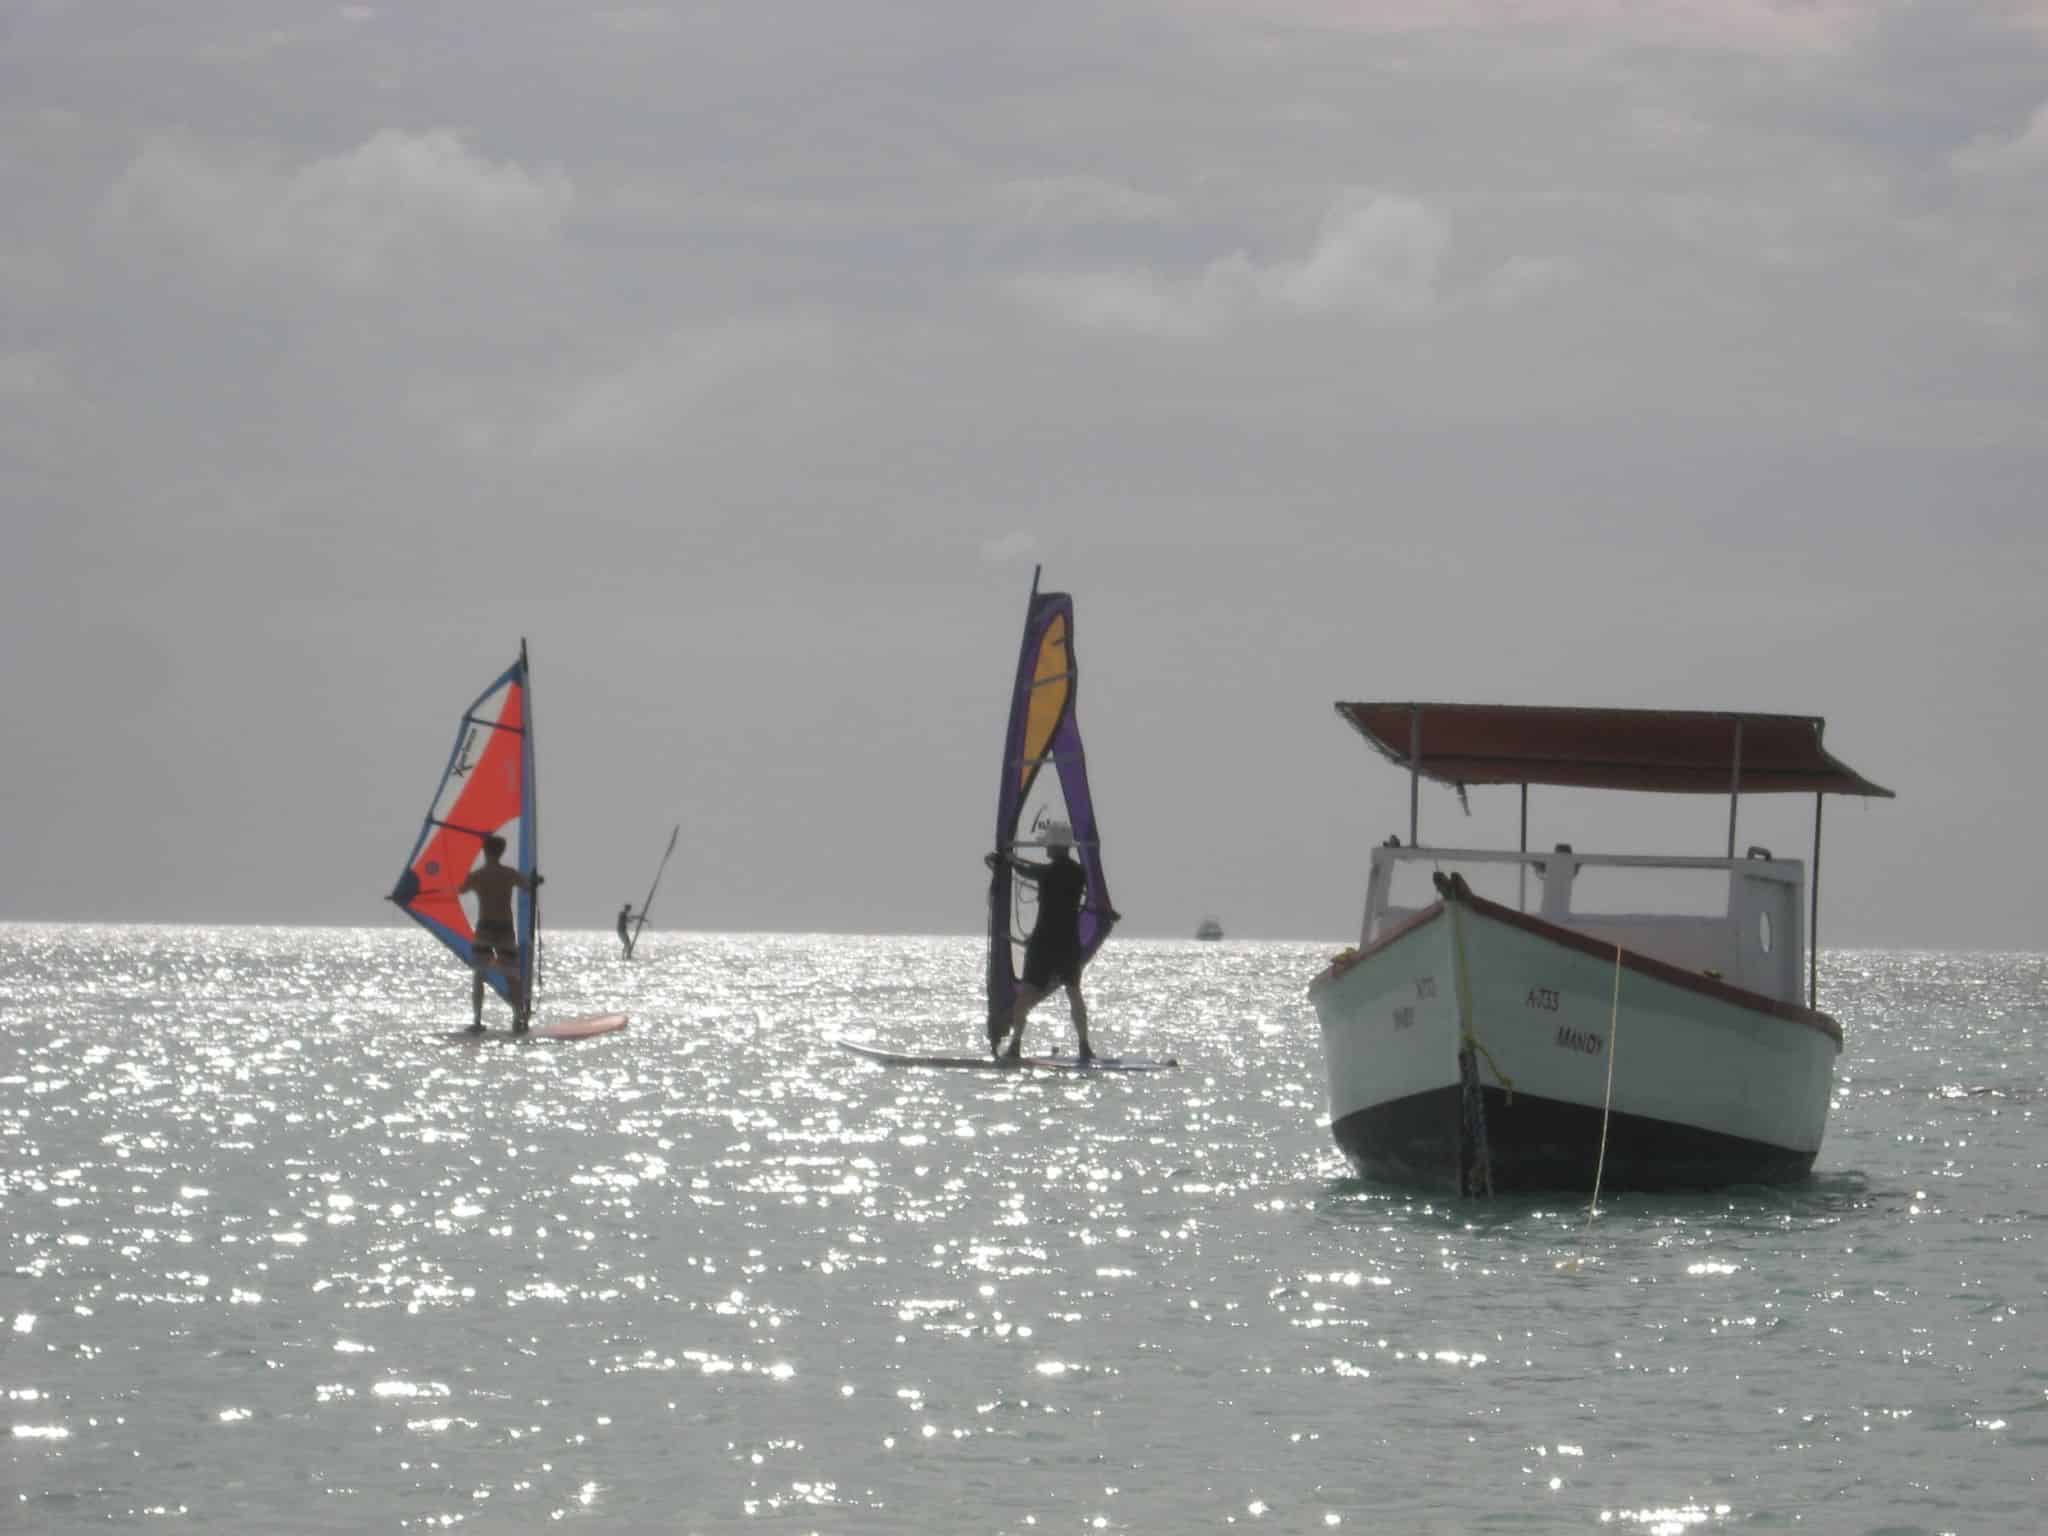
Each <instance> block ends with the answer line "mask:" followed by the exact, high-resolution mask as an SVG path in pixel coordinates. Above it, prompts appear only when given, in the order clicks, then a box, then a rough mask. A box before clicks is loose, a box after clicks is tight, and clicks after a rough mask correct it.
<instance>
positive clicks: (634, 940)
mask: <svg viewBox="0 0 2048 1536" xmlns="http://www.w3.org/2000/svg"><path fill="white" fill-rule="evenodd" d="M682 835H683V824H682V823H681V822H677V823H676V826H675V830H674V831H673V832H671V833H669V835H668V848H667V849H666V850H665V851H664V852H663V853H662V856H661V863H660V864H658V865H656V866H655V870H654V884H652V885H650V886H648V887H647V899H646V900H645V901H643V902H641V903H640V916H639V917H638V918H637V919H635V920H634V923H633V937H631V938H630V939H628V940H626V958H627V959H628V960H630V959H632V958H633V946H634V945H636V944H638V943H639V942H640V930H641V929H642V928H645V927H646V926H647V914H648V912H649V910H650V909H652V907H653V906H654V893H655V892H656V891H658V890H660V889H661V877H662V874H663V873H664V872H665V871H666V870H667V869H668V856H669V854H671V853H674V852H675V851H676V839H677V838H679V837H681V836H682Z"/></svg>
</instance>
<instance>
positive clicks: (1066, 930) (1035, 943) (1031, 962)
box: [985, 823, 1095, 1061]
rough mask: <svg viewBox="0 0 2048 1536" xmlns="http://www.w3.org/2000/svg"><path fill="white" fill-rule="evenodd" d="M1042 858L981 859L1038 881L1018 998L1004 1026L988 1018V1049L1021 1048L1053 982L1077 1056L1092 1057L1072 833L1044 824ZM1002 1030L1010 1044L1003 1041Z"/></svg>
mask: <svg viewBox="0 0 2048 1536" xmlns="http://www.w3.org/2000/svg"><path fill="white" fill-rule="evenodd" d="M1045 847H1046V852H1047V853H1048V854H1049V855H1050V857H1049V858H1048V859H1047V860H1046V862H1044V863H1039V862H1037V861H1036V860H1032V859H1020V858H1018V857H1017V856H1016V855H1015V854H1013V853H1012V854H1000V853H992V854H989V855H988V857H987V859H986V860H985V862H986V863H987V864H988V866H989V867H990V868H991V869H993V868H995V866H996V865H997V864H998V863H1004V864H1008V865H1009V866H1010V869H1011V872H1012V873H1014V874H1016V875H1018V876H1019V877H1021V878H1023V879H1025V880H1029V881H1030V882H1031V883H1032V884H1033V885H1035V886H1037V887H1038V921H1037V922H1035V923H1033V924H1032V926H1031V937H1030V939H1029V940H1027V941H1026V942H1025V945H1024V969H1023V974H1022V975H1021V976H1020V977H1019V978H1018V983H1019V985H1018V987H1017V1001H1016V1003H1015V1005H1014V1006H1013V1007H1012V1008H1011V1010H1010V1017H1009V1020H1008V1025H1007V1028H1005V1027H1003V1023H1002V1021H999V1020H991V1021H990V1025H989V1034H990V1039H989V1049H990V1050H991V1051H993V1052H994V1053H995V1054H996V1055H997V1056H998V1057H1000V1058H1003V1059H1006V1060H1009V1061H1015V1060H1016V1059H1017V1058H1018V1057H1019V1056H1021V1055H1022V1054H1023V1051H1024V1022H1025V1020H1026V1019H1027V1018H1028V1017H1029V1016H1030V1013H1031V1010H1032V1009H1033V1008H1036V1007H1037V1006H1038V1005H1039V1003H1041V1002H1043V1001H1044V1000H1045V999H1046V998H1047V997H1048V996H1050V995H1051V993H1052V989H1053V987H1054V985H1055V984H1057V985H1059V986H1063V987H1065V988H1066V992H1067V1006H1068V1007H1069V1008H1070V1009H1071V1010H1072V1011H1073V1015H1074V1036H1075V1038H1076V1039H1077V1040H1078V1041H1079V1042H1080V1057H1081V1060H1083V1061H1093V1060H1094V1059H1095V1052H1094V1050H1093V1049H1092V1048H1091V1047H1090V1046H1089V1044H1088V1004H1087V1001H1086V1000H1085V999H1084V998H1083V997H1082V996H1081V966H1082V964H1083V961H1082V957H1081V903H1082V900H1083V898H1084V897H1086V895H1087V893H1088V876H1087V873H1086V872H1085V871H1084V870H1083V869H1082V867H1081V865H1080V864H1079V862H1078V861H1076V860H1075V858H1074V857H1073V834H1072V833H1071V832H1070V831H1068V830H1067V828H1065V827H1064V826H1062V825H1060V824H1058V823H1054V824H1053V825H1052V826H1050V827H1048V828H1047V829H1046V833H1045ZM1005 1036H1007V1037H1008V1039H1009V1042H1010V1043H1009V1045H1008V1046H1007V1047H1005V1046H1004V1044H1003V1040H1004V1037H1005Z"/></svg>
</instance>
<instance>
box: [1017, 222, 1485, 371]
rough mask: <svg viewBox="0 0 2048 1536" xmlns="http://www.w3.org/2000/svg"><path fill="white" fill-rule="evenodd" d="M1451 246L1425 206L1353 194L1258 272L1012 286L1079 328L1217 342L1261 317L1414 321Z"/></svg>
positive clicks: (1433, 293)
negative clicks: (1298, 253)
mask: <svg viewBox="0 0 2048 1536" xmlns="http://www.w3.org/2000/svg"><path fill="white" fill-rule="evenodd" d="M1449 241H1450V226H1449V224H1448V223H1447V222H1446V220H1445V219H1444V217H1443V216H1442V215H1441V214H1439V213H1437V212H1435V211H1434V210H1432V209H1430V208H1428V207H1427V206H1425V205H1424V204H1422V203H1419V202H1416V201H1414V200H1413V199H1410V198H1405V197H1396V196H1391V195H1388V194H1384V193H1377V194H1376V193H1367V192H1347V193H1345V194H1344V195H1343V196H1341V197H1339V198H1338V199H1337V201H1336V202H1335V203H1334V204H1333V205H1332V206H1331V208H1330V211H1329V212H1328V214H1326V215H1325V216H1324V219H1323V224H1322V229H1321V230H1320V232H1319V233H1318V234H1317V237H1316V241H1315V244H1314V245H1313V246H1312V247H1311V248H1310V250H1309V252H1308V254H1307V255H1306V256H1304V257H1302V258H1301V259H1300V260H1298V261H1280V262H1274V263H1272V264H1270V265H1264V266H1262V265H1260V264H1258V263H1256V262H1254V261H1253V260H1252V259H1251V258H1250V257H1249V256H1247V255H1245V254H1244V253H1243V252H1241V251H1240V252H1236V253H1233V254H1232V255H1229V256H1225V257H1221V258H1219V259H1217V260H1215V261H1212V262H1211V263H1209V265H1208V266H1207V267H1205V268H1204V269H1203V270H1202V271H1201V272H1199V273H1198V274H1196V275H1195V276H1193V277H1187V278H1174V277H1167V276H1161V275H1159V274H1156V273H1152V272H1144V271H1123V272H1098V273H1067V274H1053V275H1038V276H1032V277H1025V278H1020V279H1015V280H1013V281H1012V282H1011V284H1010V285H1009V286H1010V291H1011V292H1012V293H1013V294H1014V295H1015V296H1016V297H1018V298H1019V299H1021V300H1023V301H1024V302H1025V303H1027V304H1030V305H1032V306H1033V307H1035V308H1037V309H1039V310H1041V311H1043V312H1045V313H1048V314H1051V315H1053V316H1055V317H1056V318H1058V319H1060V320H1062V321H1064V322H1066V323H1067V324H1070V325H1074V326H1078V327H1080V328H1082V329H1086V330H1109V331H1128V332H1135V333H1138V334H1141V335H1152V336H1163V337H1177V338H1200V337H1207V336H1214V335H1218V334H1220V333H1222V332H1223V331H1225V330H1227V329H1230V328H1231V327H1233V326H1235V325H1237V324H1239V323H1242V322H1244V321H1246V320H1248V319H1249V318H1250V317H1252V316H1253V315H1254V314H1256V313H1258V312H1260V311H1274V312H1281V311H1295V312H1300V313H1315V314H1350V315H1355V316H1358V317H1360V318H1364V319H1369V320H1379V321H1401V320H1413V319H1419V318H1423V317H1426V316H1427V315H1428V314H1429V313H1430V312H1431V311H1432V310H1433V309H1434V308H1435V307H1436V305H1437V289H1438V281H1439V276H1440V273H1441V269H1442V265H1443V256H1444V250H1445V247H1446V246H1447V245H1448V244H1449Z"/></svg>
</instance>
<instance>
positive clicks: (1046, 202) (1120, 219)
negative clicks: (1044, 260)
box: [995, 176, 1175, 229]
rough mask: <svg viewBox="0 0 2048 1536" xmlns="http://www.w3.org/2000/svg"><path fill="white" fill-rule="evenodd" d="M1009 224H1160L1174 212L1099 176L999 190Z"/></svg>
mask: <svg viewBox="0 0 2048 1536" xmlns="http://www.w3.org/2000/svg"><path fill="white" fill-rule="evenodd" d="M995 199H996V204H997V206H998V208H999V209H1000V210H1001V212H1002V215H1003V217H1004V219H1005V221H1006V222H1008V223H1012V224H1016V225H1019V226H1023V227H1028V228H1033V229H1064V228H1071V227H1074V226H1076V225H1088V224H1156V223H1159V222H1161V221H1162V220H1165V219H1168V218H1171V217H1172V216H1173V214H1174V212H1175V204H1174V201H1173V199H1172V198H1170V197H1165V196H1162V195H1161V194H1159V193H1157V192H1147V191H1144V190H1142V189H1141V188H1138V187H1133V186H1130V185H1129V184H1127V183H1125V182H1121V181H1109V180H1105V179H1104V178H1102V177H1100V176H1033V177H1026V178H1023V179H1020V180H1016V181H1006V182H1004V183H1002V184H1001V185H1000V186H998V187H997V188H996V189H995Z"/></svg>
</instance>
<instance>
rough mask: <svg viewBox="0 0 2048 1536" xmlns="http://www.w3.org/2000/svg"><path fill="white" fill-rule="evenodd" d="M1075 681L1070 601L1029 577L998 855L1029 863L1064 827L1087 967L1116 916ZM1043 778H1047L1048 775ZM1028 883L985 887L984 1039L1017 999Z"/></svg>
mask: <svg viewBox="0 0 2048 1536" xmlns="http://www.w3.org/2000/svg"><path fill="white" fill-rule="evenodd" d="M1079 682H1080V672H1079V666H1078V663H1077V662H1076V661H1075V659H1074V600H1073V598H1072V597H1070V596H1069V595H1068V594H1067V593H1065V592H1041V591H1039V590H1038V575H1037V573H1036V572H1034V573H1033V574H1032V578H1031V603H1030V606H1029V607H1028V608H1027V609H1026V610H1025V614H1024V640H1023V644H1022V646H1021V647H1020V649H1019V651H1018V654H1017V675H1016V679H1015V681H1014V683H1013V684H1012V686H1011V689H1010V721H1009V728H1008V730H1007V731H1006V732H1005V733H1004V736H1003V772H1002V779H1001V782H1000V787H999V788H998V790H997V793H996V849H997V851H998V852H1000V853H1006V854H1018V855H1019V856H1022V857H1027V858H1028V857H1031V856H1033V855H1032V853H1031V850H1033V849H1039V848H1043V847H1044V846H1045V843H1046V834H1047V832H1048V830H1050V829H1051V828H1053V827H1055V826H1056V825H1059V824H1064V825H1065V827H1066V828H1067V829H1069V830H1070V831H1071V834H1072V837H1073V845H1074V855H1075V857H1076V858H1077V859H1079V860H1080V863H1081V868H1082V870H1083V872H1084V873H1085V874H1086V876H1087V881H1088V892H1087V895H1086V897H1085V898H1084V899H1083V902H1082V906H1081V931H1080V937H1081V963H1082V964H1083V965H1084V966H1085V965H1086V964H1087V963H1088V961H1089V960H1090V958H1092V957H1093V956H1094V954H1095V951H1096V950H1098V949H1100V948H1101V947H1102V941H1103V940H1104V939H1106V938H1108V937H1109V930H1110V926H1111V925H1112V924H1113V923H1114V922H1115V921H1116V912H1115V909H1114V908H1113V907H1111V906H1110V903H1109V882H1108V879H1107V877H1105V875H1104V874H1103V870H1102V839H1101V836H1100V834H1099V832H1098V830H1097V827H1096V822H1095V802H1094V801H1093V799H1091V798H1090V796H1089V793H1088V758H1087V754H1086V753H1085V752H1084V751H1083V750H1082V746H1081V724H1080V720H1079V719H1078V717H1077V716H1076V715H1075V712H1074V701H1075V696H1076V693H1077V691H1078V685H1079ZM1048 770H1050V771H1048ZM1032 892H1033V887H1032V885H1031V882H1029V881H1026V880H1021V879H1019V878H1018V877H1017V876H1015V875H1013V874H1012V873H1011V871H1010V866H1009V865H1008V864H1007V863H1005V862H1002V861H1000V860H999V861H997V863H996V865H995V869H994V873H993V874H992V875H991V876H990V878H989V888H988V1010H989V1026H990V1032H991V1037H992V1038H993V1035H994V1032H995V1030H996V1028H997V1026H998V1025H1002V1026H1007V1024H1008V1022H1009V1018H1010V1010H1011V1007H1012V1006H1013V1004H1014V1003H1015V1001H1016V997H1017V985H1018V982H1017V972H1018V967H1019V965H1020V964H1021V962H1022V958H1023V945H1024V942H1025V940H1026V939H1028V938H1029V937H1030V933H1031V922H1032V919H1033V916H1034V913H1033V910H1032V908H1033V905H1034V898H1033V894H1032Z"/></svg>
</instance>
